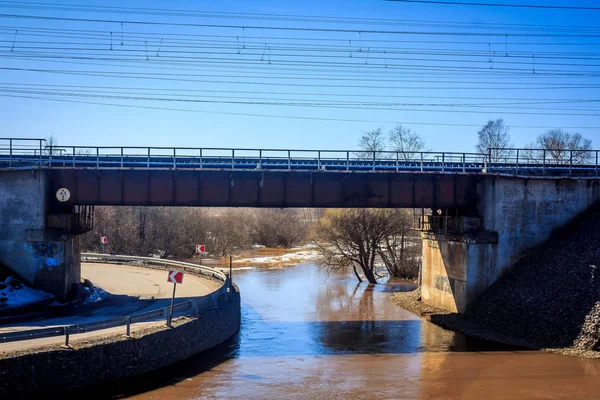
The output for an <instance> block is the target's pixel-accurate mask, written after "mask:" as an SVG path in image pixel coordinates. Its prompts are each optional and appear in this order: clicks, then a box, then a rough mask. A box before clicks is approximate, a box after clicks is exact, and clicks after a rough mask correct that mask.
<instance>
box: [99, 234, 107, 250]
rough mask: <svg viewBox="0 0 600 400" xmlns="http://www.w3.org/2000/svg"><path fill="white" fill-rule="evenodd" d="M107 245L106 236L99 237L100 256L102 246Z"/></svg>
mask: <svg viewBox="0 0 600 400" xmlns="http://www.w3.org/2000/svg"><path fill="white" fill-rule="evenodd" d="M106 243H108V238H107V237H106V236H100V244H101V245H102V254H104V245H105V244H106Z"/></svg>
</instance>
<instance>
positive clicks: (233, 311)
mask: <svg viewBox="0 0 600 400" xmlns="http://www.w3.org/2000/svg"><path fill="white" fill-rule="evenodd" d="M188 272H189V271H188ZM213 295H214V296H216V302H215V303H214V304H215V305H214V307H212V308H208V309H204V310H202V311H200V313H199V314H198V315H197V316H183V317H179V318H176V319H174V320H173V327H172V328H167V327H166V326H164V324H157V325H154V326H150V327H148V328H145V329H141V330H138V331H137V332H136V333H134V334H133V335H132V337H127V336H124V335H122V334H112V335H108V336H104V337H101V338H94V339H90V340H81V341H77V342H74V343H73V346H70V347H65V346H59V345H54V346H47V347H44V348H39V349H37V350H35V351H30V352H28V351H23V352H20V353H19V352H11V353H5V354H1V355H0V392H2V393H3V394H4V395H7V396H9V397H10V396H14V395H34V394H41V393H48V392H61V391H66V390H70V389H75V388H79V387H84V386H90V385H95V384H99V383H105V382H109V381H113V380H116V379H121V378H127V377H131V376H135V375H140V374H143V373H145V372H150V371H153V370H156V369H159V368H163V367H166V366H168V365H171V364H174V363H176V362H179V361H182V360H184V359H186V358H189V357H191V356H193V355H196V354H198V353H200V352H202V351H205V350H208V349H210V348H212V347H215V346H217V345H219V344H221V343H223V342H224V341H226V340H227V339H229V338H231V337H232V336H234V335H235V334H236V333H237V331H238V330H239V328H240V323H241V310H240V294H239V290H238V289H237V287H236V286H235V285H231V291H230V292H226V291H217V292H214V293H213Z"/></svg>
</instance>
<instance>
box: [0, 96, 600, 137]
mask: <svg viewBox="0 0 600 400" xmlns="http://www.w3.org/2000/svg"><path fill="white" fill-rule="evenodd" d="M0 97H12V98H23V99H33V100H44V101H54V102H65V103H79V104H92V105H103V106H113V107H125V108H138V109H147V110H160V111H181V112H191V113H201V114H216V115H236V116H249V117H261V118H282V119H299V120H314V121H335V122H365V123H377V124H398V123H399V124H405V125H426V126H458V127H478V128H480V127H481V125H475V124H456V123H435V122H412V121H400V120H395V121H392V120H385V121H384V120H361V119H348V118H327V117H305V116H292V115H281V114H277V115H274V114H256V113H238V112H225V111H205V110H190V109H181V108H166V107H152V106H139V105H131V104H116V103H104V102H93V101H80V100H66V99H49V98H43V97H36V96H21V95H9V94H5V95H3V94H0ZM509 127H511V128H522V129H551V128H555V126H547V125H546V126H543V125H542V126H541V125H509ZM563 128H564V129H600V126H564V127H563Z"/></svg>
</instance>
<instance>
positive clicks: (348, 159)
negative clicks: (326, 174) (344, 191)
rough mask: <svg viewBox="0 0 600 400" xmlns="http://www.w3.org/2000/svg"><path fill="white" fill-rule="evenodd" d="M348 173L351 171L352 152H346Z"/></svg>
mask: <svg viewBox="0 0 600 400" xmlns="http://www.w3.org/2000/svg"><path fill="white" fill-rule="evenodd" d="M346 171H350V152H349V151H347V152H346Z"/></svg>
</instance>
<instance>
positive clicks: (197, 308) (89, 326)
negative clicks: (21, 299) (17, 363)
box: [0, 253, 231, 346]
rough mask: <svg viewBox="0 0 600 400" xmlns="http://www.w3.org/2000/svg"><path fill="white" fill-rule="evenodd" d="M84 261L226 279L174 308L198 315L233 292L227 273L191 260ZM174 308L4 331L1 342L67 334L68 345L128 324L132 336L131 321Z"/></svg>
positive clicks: (100, 257)
mask: <svg viewBox="0 0 600 400" xmlns="http://www.w3.org/2000/svg"><path fill="white" fill-rule="evenodd" d="M81 258H82V260H86V261H92V260H96V261H124V262H127V261H128V262H132V261H139V262H144V263H148V264H154V265H160V266H165V267H166V266H173V267H176V268H177V269H178V270H181V271H187V272H193V273H199V274H201V275H205V276H210V277H213V278H216V279H219V280H221V281H223V282H224V283H225V284H224V285H223V286H222V287H221V288H220V289H219V290H217V291H215V292H212V293H210V294H207V295H205V296H198V297H197V298H195V299H193V300H188V301H184V302H180V303H176V304H175V305H174V307H173V311H178V312H180V311H185V310H193V311H194V313H195V314H196V315H198V314H199V313H200V312H201V311H202V310H205V309H207V308H210V307H212V306H213V305H216V303H217V299H218V297H219V296H221V295H223V294H226V293H229V292H230V291H231V279H229V278H228V277H227V275H225V274H224V273H223V272H221V271H219V270H217V269H215V268H210V267H206V266H203V265H196V264H191V263H185V262H181V261H173V260H163V259H159V258H152V257H135V256H123V255H112V254H95V253H82V254H81ZM169 313H170V307H163V308H158V309H156V310H152V311H147V312H143V313H137V314H131V315H127V316H122V317H116V318H112V319H107V320H102V321H94V322H89V323H86V324H75V325H67V326H56V327H51V328H41V329H29V330H26V331H19V332H8V333H0V343H7V342H16V341H21V340H32V339H40V338H49V337H55V336H64V337H65V345H66V346H68V345H69V339H70V336H71V335H74V334H79V333H87V332H93V331H98V330H102V329H109V328H114V327H117V326H125V327H126V330H125V334H126V335H127V336H130V334H131V324H133V323H137V322H143V321H149V320H152V319H156V318H161V317H165V319H166V320H167V321H168V320H169V317H170V315H169Z"/></svg>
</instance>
